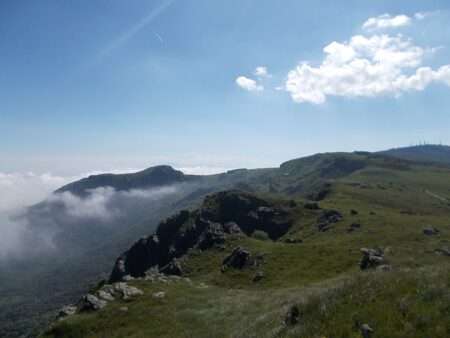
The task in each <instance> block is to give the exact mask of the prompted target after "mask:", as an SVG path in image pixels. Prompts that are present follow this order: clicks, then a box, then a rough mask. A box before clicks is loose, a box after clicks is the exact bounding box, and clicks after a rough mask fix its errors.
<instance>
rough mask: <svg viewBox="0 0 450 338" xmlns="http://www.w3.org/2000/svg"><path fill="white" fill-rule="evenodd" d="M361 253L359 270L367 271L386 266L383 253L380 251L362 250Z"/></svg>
mask: <svg viewBox="0 0 450 338" xmlns="http://www.w3.org/2000/svg"><path fill="white" fill-rule="evenodd" d="M361 253H362V255H363V257H362V259H361V262H360V263H359V267H360V268H361V270H367V269H372V268H377V267H379V266H384V265H386V260H385V258H384V253H383V250H381V249H378V248H377V249H367V248H362V249H361Z"/></svg>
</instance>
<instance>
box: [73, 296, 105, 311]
mask: <svg viewBox="0 0 450 338" xmlns="http://www.w3.org/2000/svg"><path fill="white" fill-rule="evenodd" d="M106 304H107V303H106V301H104V300H101V299H98V298H97V297H96V296H94V295H92V294H90V293H89V294H87V295H86V296H84V297H83V298H82V299H81V301H80V303H79V304H78V310H79V311H80V312H83V311H98V310H100V309H103V308H104V307H105V306H106Z"/></svg>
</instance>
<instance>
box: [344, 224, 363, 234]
mask: <svg viewBox="0 0 450 338" xmlns="http://www.w3.org/2000/svg"><path fill="white" fill-rule="evenodd" d="M359 228H361V224H360V223H352V224H350V227H349V228H348V230H347V232H353V231H355V230H357V229H359Z"/></svg>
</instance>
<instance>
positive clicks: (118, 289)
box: [57, 282, 144, 319]
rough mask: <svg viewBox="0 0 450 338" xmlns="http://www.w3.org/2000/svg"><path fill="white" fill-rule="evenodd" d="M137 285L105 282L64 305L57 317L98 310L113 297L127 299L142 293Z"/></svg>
mask: <svg viewBox="0 0 450 338" xmlns="http://www.w3.org/2000/svg"><path fill="white" fill-rule="evenodd" d="M143 294H144V292H143V291H141V290H140V289H138V288H137V287H134V286H131V285H128V284H127V283H124V282H119V283H114V284H105V285H103V286H102V287H101V288H100V289H98V290H97V291H95V292H91V293H88V294H87V295H85V296H83V297H82V298H81V299H80V300H79V301H78V303H77V304H76V305H66V306H64V307H63V308H62V309H61V310H60V311H59V313H58V316H57V318H58V319H64V318H65V317H67V316H71V315H74V314H76V313H80V312H92V311H99V310H101V309H103V308H104V307H105V306H107V305H108V303H109V302H112V301H114V300H115V299H123V300H128V299H131V298H135V297H138V296H141V295H143Z"/></svg>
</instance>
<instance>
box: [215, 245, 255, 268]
mask: <svg viewBox="0 0 450 338" xmlns="http://www.w3.org/2000/svg"><path fill="white" fill-rule="evenodd" d="M249 263H250V252H249V251H247V250H245V249H243V248H241V247H237V248H235V249H234V250H233V252H232V253H231V254H230V255H228V256H227V257H226V258H225V259H224V260H223V263H222V271H225V269H226V268H234V269H243V268H244V267H245V266H247V265H249Z"/></svg>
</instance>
